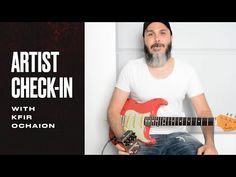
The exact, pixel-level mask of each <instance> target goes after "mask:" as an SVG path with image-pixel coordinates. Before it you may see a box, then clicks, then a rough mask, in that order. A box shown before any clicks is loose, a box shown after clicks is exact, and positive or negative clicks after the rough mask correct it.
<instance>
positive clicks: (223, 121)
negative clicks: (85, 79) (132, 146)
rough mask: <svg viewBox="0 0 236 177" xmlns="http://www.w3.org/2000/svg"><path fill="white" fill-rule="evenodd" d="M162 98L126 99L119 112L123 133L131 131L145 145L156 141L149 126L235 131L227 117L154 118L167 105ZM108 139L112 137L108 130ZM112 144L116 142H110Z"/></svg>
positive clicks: (234, 120) (233, 121)
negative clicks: (193, 127)
mask: <svg viewBox="0 0 236 177" xmlns="http://www.w3.org/2000/svg"><path fill="white" fill-rule="evenodd" d="M167 104H168V103H167V101H166V100H164V99H162V98H157V99H152V100H150V101H147V102H145V103H137V102H136V101H135V100H132V99H128V100H127V101H126V103H125V105H124V106H123V108H122V110H121V119H122V126H123V128H124V130H125V131H127V130H132V131H133V132H134V133H135V135H136V136H137V139H138V140H139V141H141V142H143V143H145V144H155V143H156V140H155V139H154V138H152V137H151V136H150V135H149V131H150V128H151V126H219V127H221V128H222V129H223V130H224V131H232V130H236V119H235V118H233V117H231V116H228V115H218V116H217V117H156V115H157V111H158V108H159V107H160V106H162V105H167ZM109 137H110V139H111V138H112V137H114V133H113V132H112V130H111V129H110V130H109ZM112 143H113V144H117V142H115V141H112Z"/></svg>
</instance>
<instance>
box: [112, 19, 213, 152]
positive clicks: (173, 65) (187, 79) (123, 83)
mask: <svg viewBox="0 0 236 177" xmlns="http://www.w3.org/2000/svg"><path fill="white" fill-rule="evenodd" d="M143 39H144V51H145V57H144V58H141V59H137V60H132V61H129V62H128V63H127V64H126V66H125V67H124V68H123V69H122V71H121V73H120V75H119V78H118V81H117V84H116V88H115V90H114V93H113V96H112V99H111V102H110V105H109V108H108V121H109V124H110V127H111V130H112V131H113V132H114V134H115V136H116V137H121V136H122V135H123V134H124V128H123V126H122V124H121V118H120V112H121V110H122V107H123V106H124V103H125V102H126V100H127V99H128V98H129V97H130V98H132V99H134V100H136V101H137V102H140V103H144V102H146V101H148V100H151V99H154V98H163V99H165V100H166V101H167V102H168V105H165V106H161V107H160V108H159V109H158V113H157V115H158V116H169V117H177V116H181V117H183V116H184V113H183V111H182V106H183V104H182V102H183V100H184V98H185V95H188V96H189V98H190V99H191V102H192V105H193V107H194V109H195V111H196V113H197V116H198V117H212V113H211V110H210V108H209V106H208V103H207V100H206V98H205V95H204V92H203V89H202V87H201V84H200V82H199V80H198V77H197V75H196V73H195V71H194V69H193V68H192V67H191V66H189V65H187V64H185V63H183V62H180V61H178V60H175V59H174V58H173V57H172V56H171V48H172V30H171V26H170V24H169V23H168V22H165V21H162V22H145V23H144V25H143ZM213 130H214V129H213V127H212V126H203V127H202V131H203V134H204V138H205V143H204V145H203V144H202V143H200V142H199V141H198V140H197V139H196V138H194V137H193V136H192V135H190V134H189V133H187V131H186V127H184V126H163V127H151V130H150V134H151V136H152V137H153V138H155V139H156V140H157V143H156V144H154V145H146V144H141V148H140V151H139V152H138V154H145V155H146V154H147V155H149V154H156V155H159V154H163V155H164V154H167V155H188V154H189V155H194V154H199V155H201V154H205V155H207V154H212V155H214V154H217V150H216V148H215V145H214V137H213V136H214V133H213ZM116 148H117V149H118V153H119V154H128V153H127V152H125V149H124V148H123V147H122V146H121V145H120V144H117V145H116Z"/></svg>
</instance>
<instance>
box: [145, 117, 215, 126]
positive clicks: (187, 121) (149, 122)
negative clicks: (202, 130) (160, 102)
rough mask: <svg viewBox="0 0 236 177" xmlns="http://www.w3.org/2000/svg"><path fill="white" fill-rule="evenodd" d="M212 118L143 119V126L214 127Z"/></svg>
mask: <svg viewBox="0 0 236 177" xmlns="http://www.w3.org/2000/svg"><path fill="white" fill-rule="evenodd" d="M214 122H215V118H214V117H210V118H209V117H145V118H144V125H145V126H214Z"/></svg>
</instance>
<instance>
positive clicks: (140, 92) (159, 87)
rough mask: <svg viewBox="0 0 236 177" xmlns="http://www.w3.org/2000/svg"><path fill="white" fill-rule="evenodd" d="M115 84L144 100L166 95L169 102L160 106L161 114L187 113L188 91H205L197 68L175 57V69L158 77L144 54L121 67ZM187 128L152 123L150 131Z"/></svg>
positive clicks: (193, 93) (189, 92) (192, 93)
mask: <svg viewBox="0 0 236 177" xmlns="http://www.w3.org/2000/svg"><path fill="white" fill-rule="evenodd" d="M116 87H117V88H119V89H121V90H123V91H126V92H130V98H132V99H134V100H136V101H137V102H139V103H144V102H146V101H149V100H151V99H154V98H163V99H165V100H166V101H167V102H168V105H163V106H160V107H159V109H158V112H157V115H158V116H166V117H177V116H180V117H184V116H185V114H184V112H183V100H184V98H185V96H186V94H187V95H188V96H189V97H190V98H191V97H194V96H197V95H199V94H202V93H203V89H202V86H201V83H200V81H199V79H198V76H197V74H196V72H195V71H194V69H193V68H192V67H191V66H189V65H187V64H185V63H183V62H181V61H178V60H175V64H174V69H173V71H172V73H171V74H170V75H169V76H168V77H166V78H164V79H157V78H155V77H153V76H152V74H151V73H150V71H149V69H148V66H147V64H146V61H145V59H144V58H140V59H136V60H131V61H129V62H128V63H127V64H126V65H125V66H124V67H123V69H122V70H121V72H120V75H119V78H118V81H117V83H116ZM180 131H181V132H183V131H184V132H186V126H159V127H154V126H152V128H151V130H150V134H168V133H173V132H180Z"/></svg>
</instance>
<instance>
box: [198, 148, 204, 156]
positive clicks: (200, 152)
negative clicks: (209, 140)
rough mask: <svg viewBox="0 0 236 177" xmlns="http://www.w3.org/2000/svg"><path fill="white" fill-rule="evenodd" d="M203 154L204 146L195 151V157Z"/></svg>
mask: <svg viewBox="0 0 236 177" xmlns="http://www.w3.org/2000/svg"><path fill="white" fill-rule="evenodd" d="M203 152H204V146H202V147H200V148H198V150H197V155H202V154H203Z"/></svg>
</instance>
